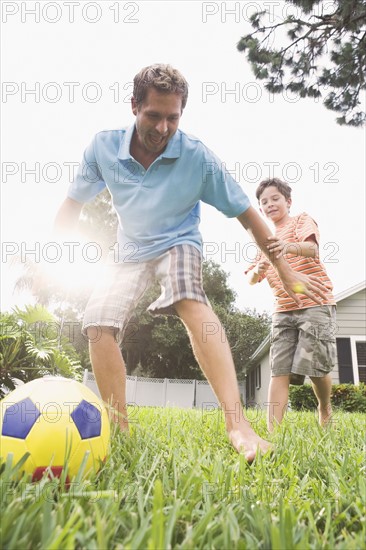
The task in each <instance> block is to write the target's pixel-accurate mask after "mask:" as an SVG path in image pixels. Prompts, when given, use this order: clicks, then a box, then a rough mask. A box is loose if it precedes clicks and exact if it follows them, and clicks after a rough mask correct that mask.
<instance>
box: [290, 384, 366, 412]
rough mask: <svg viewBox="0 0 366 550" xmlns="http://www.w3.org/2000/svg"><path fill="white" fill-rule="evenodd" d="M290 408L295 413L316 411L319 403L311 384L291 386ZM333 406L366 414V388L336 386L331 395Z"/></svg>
mask: <svg viewBox="0 0 366 550" xmlns="http://www.w3.org/2000/svg"><path fill="white" fill-rule="evenodd" d="M289 402H290V406H291V408H292V409H293V410H295V411H301V410H306V411H310V410H313V409H316V407H317V405H318V402H317V399H316V397H315V395H314V392H313V389H312V387H311V385H310V384H305V385H304V386H290V393H289ZM331 402H332V405H333V406H334V407H336V408H338V409H341V410H343V411H348V412H363V413H365V412H366V386H365V384H363V383H361V384H359V385H358V386H355V385H354V384H334V385H333V387H332V394H331Z"/></svg>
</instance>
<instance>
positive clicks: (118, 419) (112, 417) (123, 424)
mask: <svg viewBox="0 0 366 550" xmlns="http://www.w3.org/2000/svg"><path fill="white" fill-rule="evenodd" d="M104 405H105V406H106V408H107V410H108V417H109V422H110V423H111V426H114V427H115V428H117V427H118V428H119V429H120V430H121V432H127V433H128V432H129V426H128V418H127V416H126V414H123V413H121V412H119V411H118V410H117V409H115V408H114V407H112V406H110V405H108V404H107V403H104Z"/></svg>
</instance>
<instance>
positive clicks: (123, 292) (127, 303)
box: [83, 244, 210, 342]
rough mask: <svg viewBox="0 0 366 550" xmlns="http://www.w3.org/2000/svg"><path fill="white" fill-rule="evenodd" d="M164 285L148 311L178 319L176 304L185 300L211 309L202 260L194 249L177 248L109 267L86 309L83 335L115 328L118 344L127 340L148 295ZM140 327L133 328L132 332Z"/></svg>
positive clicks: (185, 246)
mask: <svg viewBox="0 0 366 550" xmlns="http://www.w3.org/2000/svg"><path fill="white" fill-rule="evenodd" d="M155 281H158V282H160V285H161V294H160V296H159V297H158V298H157V300H155V301H154V302H153V303H152V304H150V306H149V307H148V311H150V312H151V313H153V314H171V315H176V311H175V308H174V304H175V303H176V302H179V301H180V300H183V299H189V300H196V301H198V302H203V303H205V304H207V305H210V304H209V301H208V299H207V296H206V294H205V292H204V290H203V287H202V256H201V253H200V251H199V250H198V249H197V248H195V247H194V246H192V245H189V244H181V245H177V246H175V247H173V248H171V249H169V250H167V252H165V253H164V254H162V255H161V256H159V257H158V258H154V259H152V260H148V261H146V262H142V261H140V262H136V263H133V262H130V263H115V264H109V265H108V266H106V268H105V273H104V275H103V276H102V277H101V278H100V281H99V282H98V283H97V285H96V287H95V289H94V291H93V293H92V295H91V297H90V299H89V301H88V303H87V306H86V309H85V313H84V319H83V334H85V335H86V333H87V328H88V327H96V328H97V330H96V331H93V334H96V336H93V340H92V341H94V339H96V338H98V329H99V328H100V327H108V328H112V329H114V331H115V337H116V340H117V341H118V342H121V341H122V339H123V335H124V332H125V330H126V326H127V324H128V322H129V320H130V317H131V315H132V313H133V311H134V309H135V308H136V306H137V304H138V302H139V301H140V299H141V298H142V297H143V295H144V294H145V292H146V291H147V290H148V289H149V288H150V286H151V285H152V284H153V283H154V282H155ZM133 330H136V327H135V328H134V327H131V331H133Z"/></svg>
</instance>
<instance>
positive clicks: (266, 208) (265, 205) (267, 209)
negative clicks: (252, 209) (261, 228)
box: [259, 185, 292, 224]
mask: <svg viewBox="0 0 366 550" xmlns="http://www.w3.org/2000/svg"><path fill="white" fill-rule="evenodd" d="M291 202H292V201H291V199H286V197H285V196H284V195H282V193H280V191H279V190H278V189H277V187H275V186H273V185H270V186H269V187H266V189H265V190H264V191H263V193H262V194H261V196H260V198H259V206H260V211H261V212H262V213H263V214H264V215H265V216H266V218H268V219H270V220H271V221H272V222H273V223H274V224H277V223H279V222H281V221H286V219H287V218H288V215H289V211H290V206H291Z"/></svg>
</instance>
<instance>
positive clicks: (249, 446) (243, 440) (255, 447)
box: [228, 430, 273, 464]
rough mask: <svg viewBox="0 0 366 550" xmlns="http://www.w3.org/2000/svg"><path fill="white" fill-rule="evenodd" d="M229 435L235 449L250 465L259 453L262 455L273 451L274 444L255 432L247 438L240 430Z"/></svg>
mask: <svg viewBox="0 0 366 550" xmlns="http://www.w3.org/2000/svg"><path fill="white" fill-rule="evenodd" d="M228 435H229V440H230V443H231V444H232V446H233V447H234V449H235V450H236V451H237V452H238V453H239V454H243V455H244V456H245V459H246V460H247V461H248V462H249V464H250V463H252V462H253V460H254V459H255V457H256V454H257V451H259V452H260V453H262V454H265V453H268V452H270V451H273V445H272V443H270V442H269V441H266V440H265V439H262V438H261V437H259V435H257V434H256V433H255V432H253V434H251V435H246V436H245V435H243V433H242V432H241V431H240V430H231V431H230V432H229V434H228Z"/></svg>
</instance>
